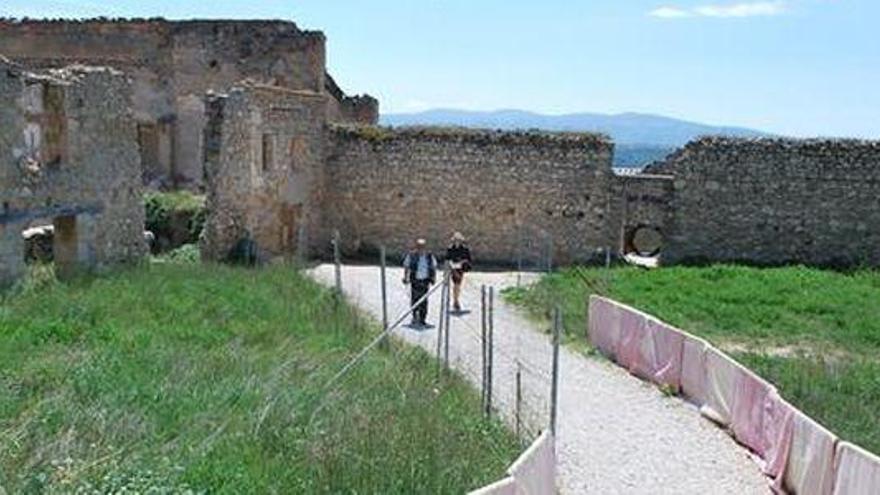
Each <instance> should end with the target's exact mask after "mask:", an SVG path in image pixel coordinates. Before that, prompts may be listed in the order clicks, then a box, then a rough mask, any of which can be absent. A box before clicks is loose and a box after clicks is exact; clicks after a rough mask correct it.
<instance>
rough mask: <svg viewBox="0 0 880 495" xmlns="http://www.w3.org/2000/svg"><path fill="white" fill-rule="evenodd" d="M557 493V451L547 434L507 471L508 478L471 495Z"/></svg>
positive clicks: (536, 494)
mask: <svg viewBox="0 0 880 495" xmlns="http://www.w3.org/2000/svg"><path fill="white" fill-rule="evenodd" d="M553 493H556V449H555V446H554V442H553V435H551V434H550V432H547V431H545V432H544V433H542V434H541V435H540V436H539V437H538V438H537V439H536V440H535V441H534V442H532V444H531V445H530V446H529V448H527V449H526V450H525V452H523V453H522V455H520V456H519V458H517V460H516V461H514V462H513V464H511V465H510V467H509V468H508V469H507V477H506V478H504V479H502V480H500V481H496V482H495V483H492V484H491V485H488V486H485V487H483V488H480V489H478V490H474V491H472V492H470V493H469V494H468V495H544V494H553Z"/></svg>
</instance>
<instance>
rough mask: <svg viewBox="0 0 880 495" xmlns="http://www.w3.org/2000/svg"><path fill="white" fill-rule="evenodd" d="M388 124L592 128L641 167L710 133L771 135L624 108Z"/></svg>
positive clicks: (422, 117)
mask: <svg viewBox="0 0 880 495" xmlns="http://www.w3.org/2000/svg"><path fill="white" fill-rule="evenodd" d="M380 122H381V123H382V124H383V125H393V126H411V125H444V126H463V127H485V128H491V129H505V130H513V129H543V130H549V131H591V132H602V133H605V134H608V135H609V136H611V138H612V139H613V140H614V143H615V145H616V153H615V155H616V156H615V166H637V165H641V164H646V163H649V162H651V161H654V160H657V159H661V158H663V157H665V156H666V155H667V154H669V153H671V152H672V151H673V150H674V149H675V148H677V147H680V146H683V145H684V144H686V143H687V142H688V141H691V140H692V139H694V138H697V137H699V136H704V135H724V136H735V137H758V136H766V135H768V134H767V133H764V132H761V131H757V130H754V129H746V128H742V127H720V126H711V125H706V124H700V123H697V122H689V121H686V120H680V119H673V118H670V117H663V116H660V115H649V114H640V113H622V114H617V115H606V114H598V113H572V114H566V115H544V114H539V113H533V112H526V111H522V110H498V111H492V112H477V111H468V110H452V109H437V110H427V111H424V112H418V113H392V114H383V115H382V116H381V117H380Z"/></svg>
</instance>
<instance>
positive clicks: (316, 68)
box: [0, 19, 378, 186]
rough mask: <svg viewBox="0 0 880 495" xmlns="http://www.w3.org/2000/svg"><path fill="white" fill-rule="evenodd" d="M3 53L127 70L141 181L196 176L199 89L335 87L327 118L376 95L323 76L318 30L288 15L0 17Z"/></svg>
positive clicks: (371, 105) (358, 109)
mask: <svg viewBox="0 0 880 495" xmlns="http://www.w3.org/2000/svg"><path fill="white" fill-rule="evenodd" d="M0 52H2V53H3V54H4V55H6V56H8V57H10V58H11V59H13V60H15V61H17V62H19V63H21V64H23V65H25V66H27V67H32V68H46V67H61V66H65V65H69V64H71V63H74V62H77V63H87V64H89V65H102V66H109V67H114V68H117V69H119V70H122V71H124V72H125V73H126V74H128V75H129V76H130V77H131V78H132V80H133V85H134V96H133V105H134V110H135V115H136V117H137V121H138V124H139V127H138V140H139V142H140V146H141V150H142V161H143V170H144V175H145V179H146V180H147V182H149V181H151V180H153V179H156V180H159V179H163V180H166V181H167V180H173V182H174V183H175V184H178V185H187V184H188V185H192V186H198V185H200V184H201V182H202V179H203V177H202V174H203V170H202V164H203V142H202V138H203V134H202V130H203V128H204V125H205V120H204V119H205V108H204V103H203V97H204V94H205V92H207V91H214V92H225V91H227V90H228V89H229V88H231V87H232V86H233V85H235V84H237V83H239V82H240V81H242V80H244V79H250V80H253V81H254V82H257V83H261V84H269V85H274V86H279V87H283V88H287V89H296V90H307V91H313V92H325V93H328V94H332V95H333V96H334V97H333V98H328V99H326V100H325V101H326V106H327V111H326V113H327V116H328V117H329V118H331V119H332V120H337V119H338V120H340V121H355V122H365V123H372V122H375V120H367V121H361V120H358V119H372V118H374V116H375V115H377V114H378V103H377V102H376V100H375V99H372V98H369V97H354V98H352V97H348V96H345V95H344V93H342V91H341V90H339V89H338V87H336V86H335V83H332V84H329V82H328V78H327V76H326V73H325V59H326V54H325V38H324V35H323V34H322V33H321V32H317V31H303V30H300V29H299V28H298V27H297V26H296V25H295V24H294V23H292V22H286V21H176V22H171V21H165V20H163V19H150V20H102V19H96V20H85V21H8V20H7V21H3V20H0ZM334 88H335V89H334ZM331 90H332V91H331Z"/></svg>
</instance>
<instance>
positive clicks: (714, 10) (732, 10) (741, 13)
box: [694, 2, 785, 17]
mask: <svg viewBox="0 0 880 495" xmlns="http://www.w3.org/2000/svg"><path fill="white" fill-rule="evenodd" d="M694 12H696V13H697V14H699V15H702V16H705V17H754V16H771V15H779V14H782V13H784V12H785V5H784V4H783V3H782V2H751V3H737V4H733V5H705V6H702V7H697V8H696V9H694Z"/></svg>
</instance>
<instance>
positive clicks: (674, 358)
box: [632, 317, 685, 391]
mask: <svg viewBox="0 0 880 495" xmlns="http://www.w3.org/2000/svg"><path fill="white" fill-rule="evenodd" d="M684 338H685V337H684V334H682V333H681V332H679V331H678V330H676V329H675V328H673V327H671V326H669V325H667V324H666V323H663V322H661V321H659V320H656V319H654V318H650V317H648V318H647V319H646V320H645V325H644V334H643V336H642V343H641V348H640V351H641V352H640V356H639V357H640V359H639V360H638V362H637V363H636V365H635V367H634V368H632V371H633V372H634V373H635V374H636V375H638V376H640V377H642V378H645V379H647V380H650V381H652V382H654V383H656V384H658V385H668V386H670V387H672V388H673V389H674V390H675V391H678V390H679V389H680V388H681V356H682V346H683V345H684Z"/></svg>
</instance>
